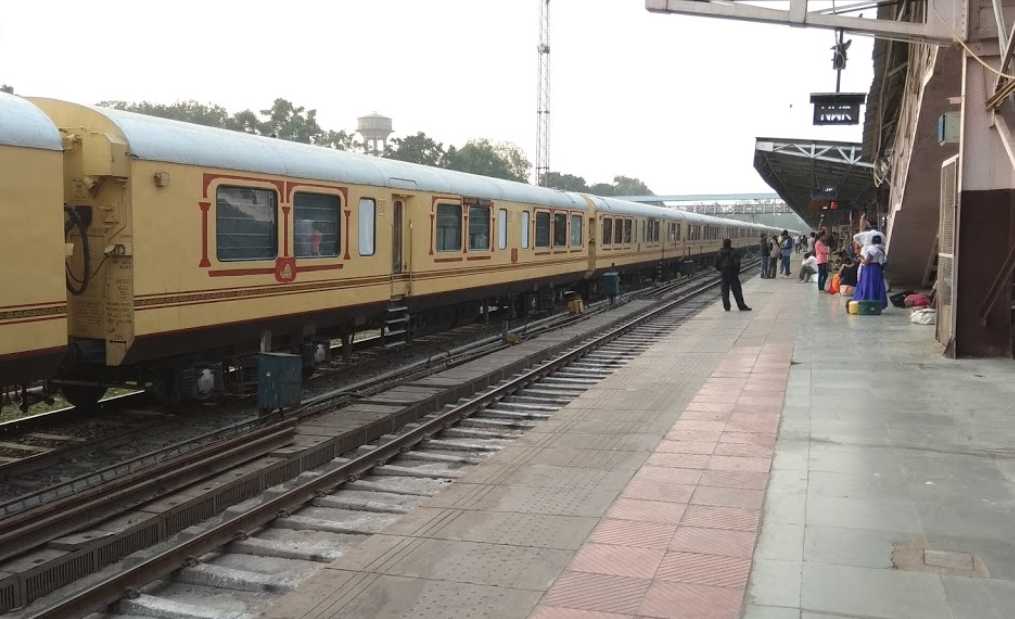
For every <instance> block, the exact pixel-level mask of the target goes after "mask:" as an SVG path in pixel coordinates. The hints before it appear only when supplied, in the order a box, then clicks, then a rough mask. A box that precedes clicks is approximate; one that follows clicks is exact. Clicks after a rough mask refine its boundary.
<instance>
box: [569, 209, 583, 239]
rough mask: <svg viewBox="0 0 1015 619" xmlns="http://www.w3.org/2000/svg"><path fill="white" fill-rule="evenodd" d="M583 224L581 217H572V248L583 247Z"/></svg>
mask: <svg viewBox="0 0 1015 619" xmlns="http://www.w3.org/2000/svg"><path fill="white" fill-rule="evenodd" d="M582 224H583V222H582V216H581V215H571V247H581V246H582V231H583V230H584V228H583V227H582Z"/></svg>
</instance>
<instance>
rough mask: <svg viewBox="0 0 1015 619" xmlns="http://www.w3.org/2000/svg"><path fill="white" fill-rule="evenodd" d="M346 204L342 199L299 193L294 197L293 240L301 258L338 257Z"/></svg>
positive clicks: (318, 194) (332, 196)
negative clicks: (342, 217)
mask: <svg viewBox="0 0 1015 619" xmlns="http://www.w3.org/2000/svg"><path fill="white" fill-rule="evenodd" d="M341 212H342V203H341V201H340V200H339V198H338V196H335V195H328V194H321V193H305V192H302V191H298V192H296V195H295V196H293V228H294V230H293V240H294V241H295V246H296V257H297V258H333V257H335V256H337V255H338V250H339V244H340V235H339V231H340V230H339V228H340V226H341V224H340V223H339V222H340V221H341V220H340V218H339V214H340V213H341Z"/></svg>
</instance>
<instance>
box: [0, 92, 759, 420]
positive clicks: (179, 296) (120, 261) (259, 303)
mask: <svg viewBox="0 0 1015 619" xmlns="http://www.w3.org/2000/svg"><path fill="white" fill-rule="evenodd" d="M0 164H2V165H0V175H2V178H0V180H2V182H0V223H2V224H3V227H2V228H0V237H2V238H0V252H2V258H3V263H2V267H0V284H2V286H3V288H2V290H4V291H5V292H4V298H3V300H2V302H0V385H11V384H17V383H24V382H26V381H29V380H32V379H40V378H52V377H54V376H57V377H58V378H59V379H60V382H62V384H63V388H64V391H65V394H66V395H67V397H68V399H70V400H71V401H74V402H77V403H84V404H87V403H88V402H92V401H94V400H95V399H97V398H98V397H99V396H100V395H101V393H102V392H103V391H104V389H105V386H106V385H109V384H116V383H121V382H125V381H133V382H137V383H140V384H143V385H146V386H149V387H151V388H153V389H156V390H157V391H160V392H162V393H164V394H170V395H172V396H173V397H197V398H201V397H207V396H209V395H213V394H214V393H216V392H218V391H219V390H220V387H221V382H222V376H223V373H224V370H223V368H224V367H229V365H230V364H232V363H233V362H234V361H235V360H236V359H237V358H239V357H242V356H243V355H248V354H250V353H252V352H257V351H266V350H280V351H291V352H296V353H301V354H304V356H305V359H306V361H307V364H308V365H309V366H310V367H312V365H313V363H314V362H315V360H319V359H320V358H321V356H322V347H324V346H325V344H324V343H323V342H325V341H326V338H329V337H332V336H333V335H335V334H339V333H349V332H351V330H353V329H355V328H358V327H362V326H363V325H367V324H371V323H377V322H379V321H382V320H383V319H384V317H385V316H387V315H390V310H391V308H393V307H398V308H406V309H407V311H408V312H409V315H410V316H411V315H415V316H426V315H428V313H429V314H431V315H432V313H433V312H434V311H438V310H440V309H442V308H447V307H460V306H461V305H462V304H463V303H470V302H471V303H474V304H475V302H476V301H478V300H488V299H497V300H499V301H501V302H504V303H506V304H508V305H511V304H514V305H515V306H519V307H523V306H525V304H526V303H527V299H528V297H530V296H531V295H533V294H534V293H539V292H540V291H547V290H552V289H554V287H558V288H559V287H579V288H581V287H587V286H588V285H589V283H590V282H594V281H595V278H596V276H597V274H598V273H600V272H602V271H604V270H607V269H613V268H616V269H618V270H621V271H628V272H633V271H639V270H640V271H654V272H666V271H672V270H675V269H678V268H680V267H681V265H686V264H687V263H688V262H689V261H693V260H699V261H701V260H703V257H706V256H707V255H708V254H712V253H714V252H716V251H717V250H718V248H719V246H720V243H721V240H722V239H723V238H724V237H727V236H729V237H731V238H733V241H734V243H735V245H736V246H738V247H754V246H755V245H756V244H757V238H758V235H759V234H760V233H771V232H774V229H771V228H766V227H764V226H757V225H752V224H747V223H743V222H735V221H730V220H723V219H718V218H714V217H705V216H698V215H693V214H689V213H686V212H681V211H676V210H673V209H667V208H663V207H656V206H648V205H641V204H635V203H630V202H624V201H621V200H615V199H612V198H601V197H597V196H590V195H584V194H577V193H568V192H562V191H558V190H554V189H547V188H543V187H536V186H532V185H527V184H524V183H515V182H508V181H503V180H499V179H493V178H486V177H482V176H476V175H472V174H465V173H459V172H453V171H448V170H443V169H436V168H430V167H426V166H419V165H414V164H408V163H403V162H399V161H393V160H387V159H379V158H373V157H366V156H360V155H355V154H351V153H346V152H341V151H336V150H332V149H328V148H322V147H316V146H310V145H305V144H299V143H294V142H287V141H283V140H277V139H271V138H265V137H260V136H254V135H250V134H245V133H239V132H232V131H226V130H220V129H213V128H208V127H203V126H197V125H192V124H187V123H181V122H176V121H171V120H165V119H161V118H155V117H150V116H143V115H138V114H133V113H129V112H123V111H117V110H110V109H103V108H97V107H89V106H84V105H77V104H73V103H68V102H65V101H58V100H53V99H31V100H26V99H21V98H18V97H14V96H10V95H0ZM61 222H62V223H63V228H64V232H63V235H62V236H61V233H60V225H61ZM484 304H485V301H484ZM407 320H408V318H407ZM26 361H31V363H26ZM58 365H59V368H58V367H57V366H58ZM209 375H210V376H212V377H214V381H196V380H195V378H194V377H195V376H209Z"/></svg>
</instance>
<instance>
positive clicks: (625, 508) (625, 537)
mask: <svg viewBox="0 0 1015 619" xmlns="http://www.w3.org/2000/svg"><path fill="white" fill-rule="evenodd" d="M791 350H792V347H791V346H786V345H774V346H773V345H766V346H765V347H756V346H755V347H743V348H737V349H734V351H733V352H731V353H730V354H729V355H728V357H727V359H725V360H724V361H722V362H721V363H720V365H719V367H718V368H717V369H716V370H715V371H714V372H713V373H712V376H711V377H710V378H709V379H708V380H707V381H706V384H705V385H704V386H703V387H702V388H701V390H700V391H699V392H698V393H697V394H696V395H695V396H694V398H693V399H692V401H691V403H690V404H688V405H687V407H686V409H685V411H684V413H683V414H682V415H681V417H680V419H679V420H678V421H677V422H676V423H675V424H674V425H673V427H672V428H671V430H670V432H669V433H668V434H667V435H666V437H665V439H664V440H662V441H660V443H659V445H658V446H657V447H656V449H655V451H654V453H652V454H651V455H650V456H649V458H648V460H647V461H646V462H645V464H644V465H643V466H642V467H641V469H640V470H639V471H638V472H637V473H636V474H635V476H634V479H632V480H631V481H630V482H629V483H628V485H627V487H626V488H625V489H624V490H623V492H622V496H621V497H620V498H618V499H617V500H616V501H615V502H614V503H613V505H612V506H611V507H610V509H609V511H608V512H607V516H606V518H605V519H603V520H602V521H601V522H600V523H599V525H598V526H597V527H596V528H595V530H593V532H592V534H591V535H590V536H589V539H588V540H587V541H586V543H585V545H584V546H583V547H582V548H581V550H580V551H579V552H578V554H577V555H576V556H575V558H574V559H573V561H572V563H571V565H570V566H569V567H568V569H567V571H565V572H564V573H563V574H562V575H561V576H560V577H559V578H558V579H557V581H556V582H555V583H554V584H553V586H552V587H551V588H550V590H549V591H548V592H547V594H546V595H545V596H544V597H543V600H542V603H541V605H540V607H539V608H537V609H536V611H535V613H534V614H533V615H532V617H535V618H537V619H620V618H622V617H635V616H637V617H659V618H666V617H673V618H676V619H692V618H701V619H718V618H723V619H736V618H737V617H739V615H740V612H741V609H742V605H743V599H744V589H745V588H746V586H747V582H748V578H749V576H750V569H751V560H752V558H753V555H754V547H755V543H756V541H757V531H758V527H759V521H760V518H761V507H762V502H763V501H764V494H765V492H764V491H765V487H766V485H767V484H768V478H769V471H770V469H771V464H772V454H773V451H774V447H775V440H776V433H777V431H778V428H779V419H780V414H781V412H782V402H783V396H784V389H785V385H786V380H787V378H788V372H789V363H790V356H791Z"/></svg>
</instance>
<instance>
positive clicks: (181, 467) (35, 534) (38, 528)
mask: <svg viewBox="0 0 1015 619" xmlns="http://www.w3.org/2000/svg"><path fill="white" fill-rule="evenodd" d="M699 279H700V278H699ZM695 281H696V282H697V283H692V284H688V283H687V280H684V282H683V283H682V285H683V286H684V287H691V288H693V291H692V292H689V293H682V294H681V295H680V296H679V297H678V300H677V301H670V302H667V303H664V304H663V305H662V306H661V307H662V308H669V309H672V308H673V307H674V303H687V302H689V300H690V299H691V298H693V297H696V296H697V295H700V294H701V292H703V291H705V290H709V289H711V288H712V287H713V286H714V284H715V282H714V281H711V280H709V281H707V282H699V281H698V280H695ZM679 285H680V284H678V285H671V286H665V287H663V288H662V289H660V290H657V294H666V293H672V291H673V289H674V286H679ZM658 311H659V310H654V311H652V312H649V313H647V314H646V315H645V316H644V317H642V318H639V319H638V321H643V320H645V319H647V318H649V317H653V316H656V315H657V314H658ZM551 318H552V317H551ZM638 321H636V322H632V323H631V324H630V325H624V326H621V327H618V328H617V329H614V330H611V331H609V332H608V333H607V334H605V335H603V336H601V337H598V338H595V339H593V340H592V343H590V344H587V345H582V347H579V348H578V349H576V351H582V350H588V348H589V347H590V346H597V345H602V343H603V342H605V339H606V338H609V337H615V336H616V335H617V334H618V333H619V332H620V331H622V330H624V329H629V328H632V327H633V325H635V324H637V322H638ZM544 322H545V324H544V325H542V326H543V327H545V328H546V329H552V328H553V326H552V325H553V323H554V322H555V321H554V320H550V319H545V320H544ZM526 328H527V329H534V330H538V329H539V328H540V327H539V326H536V327H533V326H531V325H529V326H527V327H526ZM485 346H487V347H491V346H502V343H500V342H492V341H491V342H488V343H486V344H485ZM463 348H466V349H467V350H463V351H452V350H449V351H446V352H445V353H442V354H443V355H444V356H446V357H449V358H451V357H456V355H457V356H458V357H462V356H478V355H480V354H484V353H485V352H488V351H484V350H483V348H484V345H479V346H474V347H471V348H470V347H463ZM576 354H582V353H580V352H575V351H569V352H568V353H566V354H565V355H564V356H565V357H569V356H574V355H576ZM572 361H573V359H572ZM559 363H560V361H559V360H557V361H552V362H550V363H549V364H547V365H546V366H545V367H551V366H553V365H554V364H559ZM417 365H419V364H417ZM429 365H431V366H432V364H429ZM540 367H544V366H540ZM417 369H420V370H423V369H425V368H417ZM533 371H536V370H533ZM571 373H572V374H575V375H577V377H574V376H568V375H567V374H566V373H564V375H560V374H561V373H560V372H559V371H558V372H557V374H558V375H557V376H550V377H544V378H543V379H542V380H543V381H544V384H542V387H540V388H535V389H534V390H530V392H528V393H526V394H521V395H517V396H512V397H514V398H516V399H517V398H522V400H520V401H516V402H507V403H506V404H508V405H510V406H506V407H505V408H506V409H507V410H499V411H498V410H497V409H491V410H489V411H487V413H484V415H485V416H483V415H480V416H478V417H476V418H475V419H474V420H472V421H468V420H466V421H465V422H464V425H463V426H462V427H461V428H458V429H454V428H450V426H449V427H447V429H445V430H444V432H445V433H446V434H447V436H449V437H452V438H455V437H466V438H467V437H472V438H476V439H477V440H479V439H484V440H485V438H489V439H491V440H502V438H503V437H498V436H489V437H487V436H486V434H491V433H493V434H497V433H498V432H501V433H502V431H508V434H510V432H513V431H515V430H517V429H519V428H520V429H524V428H523V427H522V426H524V424H522V426H518V428H514V430H512V427H514V426H515V425H517V424H516V422H517V421H518V419H519V417H518V415H519V414H525V415H529V417H531V414H530V413H531V411H529V412H526V406H525V400H524V398H530V399H531V398H533V397H535V398H537V399H538V397H544V398H545V397H546V395H547V393H548V392H555V391H557V392H559V391H567V390H568V386H569V385H568V383H569V382H570V384H571V385H582V384H583V382H582V381H583V380H585V378H583V376H585V377H588V380H592V379H593V378H595V376H593V375H592V374H589V368H588V367H581V366H576V367H575V368H573V371H572V372H571ZM393 374H395V373H393ZM406 376H410V377H411V376H413V373H412V369H411V368H410V370H409V371H408V372H407V373H402V375H401V376H400V377H397V376H391V377H387V378H388V380H391V381H396V380H402V381H405V380H406ZM561 380H563V383H561V382H560V381H561ZM555 381H557V384H558V385H562V386H559V387H557V388H554V387H553V386H552V385H553V384H554V382H555ZM383 383H384V377H382V380H380V383H379V384H383ZM514 384H516V383H515V382H514V381H509V387H506V388H507V389H511V388H512V387H510V385H514ZM501 392H502V388H498V389H495V390H494V391H493V392H491V393H494V394H496V393H501ZM540 392H543V393H540ZM361 394H362V392H361V391H358V390H357V389H349V390H347V391H346V395H347V396H350V397H353V398H355V396H358V395H361ZM337 395H340V394H335V393H332V394H327V395H325V396H318V397H316V398H312V399H311V400H310V401H308V402H307V403H306V405H305V407H304V409H303V411H302V412H301V414H300V415H295V416H293V417H290V418H289V419H286V420H282V421H280V422H278V423H275V424H272V425H268V426H265V427H264V428H261V429H260V430H258V434H256V435H254V434H250V435H248V436H247V437H246V438H244V439H235V440H234V441H233V442H232V443H229V442H223V443H216V444H214V447H215V449H206V450H204V451H202V450H195V451H193V452H192V453H189V454H186V455H185V456H184V457H181V458H180V459H177V460H172V461H170V462H169V463H168V464H167V465H166V466H163V467H162V468H156V469H147V470H146V471H145V473H144V475H143V476H140V475H135V477H143V478H144V480H145V481H146V482H147V483H139V481H138V480H135V479H133V478H132V477H131V476H129V475H128V476H127V477H123V478H121V479H119V480H117V481H116V482H115V483H110V484H107V485H106V486H104V487H103V490H102V492H97V491H93V492H91V493H90V494H89V493H83V495H81V496H78V497H74V498H68V499H66V500H65V501H64V502H63V503H60V502H58V503H56V504H54V505H53V506H51V509H50V510H49V511H48V512H47V513H44V514H42V516H44V518H42V519H40V518H39V515H40V514H39V512H34V513H33V514H32V518H31V519H24V518H23V519H22V521H23V524H24V527H20V528H19V527H17V526H15V527H13V528H11V527H4V528H2V529H0V549H3V550H0V552H2V553H3V555H4V556H13V555H15V554H17V553H19V552H23V551H25V550H28V549H30V548H33V547H38V546H39V545H40V544H43V543H45V542H47V541H50V542H52V540H54V539H57V538H58V537H60V536H67V535H69V534H71V533H72V532H73V531H76V530H80V529H82V528H84V527H87V526H89V525H90V524H94V523H96V522H98V521H101V520H102V519H108V518H110V517H112V516H113V515H114V514H115V513H116V512H117V511H123V510H125V509H127V508H129V507H131V506H133V505H140V504H142V503H145V502H150V501H151V500H153V499H155V498H157V496H159V495H160V494H159V493H161V495H165V494H167V492H168V491H172V490H178V489H180V488H184V487H186V486H187V485H188V484H192V483H193V481H194V480H195V479H200V478H202V477H204V478H206V477H208V476H209V474H210V473H211V472H212V471H216V470H218V471H221V470H223V469H226V468H229V467H239V469H241V470H243V465H244V463H247V465H248V469H249V468H250V466H249V465H250V463H251V462H256V461H257V458H258V457H259V456H260V457H262V459H263V454H267V453H272V452H273V451H274V450H277V449H278V446H279V445H283V444H285V443H286V442H287V441H289V440H291V439H292V433H293V431H294V428H295V426H297V425H298V424H299V422H300V420H301V419H304V418H305V417H306V416H307V415H310V414H312V412H313V411H315V410H319V409H321V408H327V407H333V406H334V405H335V402H336V396H337ZM557 395H560V394H557ZM486 397H494V398H495V399H497V398H498V396H496V395H493V396H490V395H489V394H487V395H484V396H481V398H480V399H482V398H486ZM550 399H551V400H552V399H553V398H550ZM558 399H559V398H558ZM469 402H471V403H472V404H475V401H473V400H469ZM560 403H561V402H558V404H560ZM532 405H533V406H535V407H536V408H537V409H538V406H540V405H539V404H532ZM454 410H464V409H462V407H461V406H456V407H455V409H454ZM519 410H520V411H521V413H519V412H518V411H519ZM498 415H499V417H498ZM537 417H538V415H537ZM438 419H441V420H445V421H447V420H448V419H449V417H447V415H446V414H442V415H440V416H439V417H438ZM432 421H433V420H428V418H426V417H424V421H423V423H421V424H419V425H418V426H413V425H409V426H405V428H407V429H408V431H407V432H406V431H402V432H401V434H399V436H403V435H404V436H417V435H419V433H420V432H422V434H423V435H425V436H428V437H430V438H427V439H426V441H427V446H428V449H436V450H437V452H439V453H436V454H432V456H433V457H431V456H425V455H418V456H416V459H417V460H423V461H427V462H429V463H430V464H432V465H435V463H438V464H439V463H444V464H448V463H452V464H455V465H456V466H458V465H463V466H464V465H466V464H468V462H459V461H457V460H455V461H454V462H452V460H453V459H454V458H456V457H459V456H460V455H461V454H456V453H440V452H442V451H451V452H457V451H458V450H459V447H461V446H458V447H455V446H454V444H453V443H440V442H439V440H444V439H439V440H438V442H435V439H433V438H432V434H433V432H432V428H433V427H434V426H433V424H432V423H431V422H432ZM419 428H422V429H421V430H420V429H419ZM417 430H418V431H417ZM484 433H485V434H484ZM404 436H403V438H404ZM505 436H507V435H505ZM375 438H376V437H375ZM445 438H446V437H445ZM399 440H403V439H399ZM405 440H409V439H405ZM421 440H422V439H421ZM361 442H362V441H361ZM389 443H390V441H389V442H388V443H383V444H382V445H379V446H377V449H374V450H368V451H369V453H370V454H373V456H371V457H376V456H378V454H384V453H387V451H386V450H387V449H389V448H390V447H391V444H389ZM400 444H401V443H400ZM402 445H403V446H404V444H402ZM441 445H443V447H442V446H441ZM356 448H357V445H356V444H353V443H351V442H350V443H347V444H344V445H343V446H339V447H338V448H336V450H334V451H332V452H331V453H330V454H329V455H330V456H331V457H327V458H323V459H321V460H322V461H320V462H317V463H314V462H302V463H301V466H300V467H298V468H300V470H302V471H304V472H306V471H313V470H315V468H316V466H319V465H324V466H325V468H328V467H331V468H334V466H336V464H335V463H336V462H339V461H338V460H335V461H334V462H332V460H333V456H334V455H338V454H341V453H343V452H346V451H348V450H350V449H356ZM359 449H360V450H362V448H359ZM479 451H480V452H483V453H486V451H494V450H486V451H484V450H483V449H479ZM205 452H207V453H205ZM215 454H217V456H216V455H215ZM365 455H366V454H365ZM365 455H364V456H365ZM389 457H390V456H389ZM468 457H469V458H473V457H475V456H474V455H473V456H468ZM449 458H452V460H449ZM410 459H412V458H411V457H410ZM459 459H460V458H459ZM351 462H358V463H361V464H365V463H366V462H367V460H363V459H362V458H361V457H356V458H353V459H352V460H351ZM310 465H315V466H310ZM342 466H343V467H344V466H345V465H344V464H343V465H342ZM254 468H255V469H256V468H257V467H256V466H255V467H254ZM431 468H433V467H431ZM294 470H295V469H293V467H292V466H289V470H288V472H289V473H292V472H293V471H294ZM336 470H343V471H346V472H348V470H347V469H346V468H340V469H336ZM422 470H424V469H419V471H422ZM419 471H417V472H419ZM245 472H246V473H251V472H255V473H256V472H258V471H249V470H246V471H245ZM259 472H260V473H261V481H260V482H259V483H256V484H248V486H247V490H246V494H245V495H244V493H243V492H241V493H239V494H237V493H235V492H234V493H233V494H232V496H230V497H228V499H230V500H228V501H220V503H221V505H219V507H222V506H224V505H228V504H232V503H236V502H237V501H238V500H242V499H245V498H248V496H249V497H252V496H256V495H257V494H259V493H260V492H261V491H263V490H264V489H265V488H267V487H268V486H270V485H273V484H271V483H269V482H270V481H272V480H276V481H285V479H286V475H285V474H282V471H281V469H280V470H279V471H268V472H267V473H268V474H267V475H265V474H264V473H265V471H264V470H260V471H259ZM273 472H274V473H276V474H274V475H272V474H271V473H273ZM391 472H392V469H386V470H383V471H381V472H380V473H379V474H380V475H381V476H385V474H386V473H387V474H388V475H387V476H390V473H391ZM355 474H356V475H358V474H360V473H355ZM329 475H330V473H329ZM255 476H256V475H255ZM292 477H293V475H289V478H292ZM452 477H453V476H452ZM211 485H214V480H213V482H212V484H211ZM360 486H363V484H360ZM360 489H361V490H362V488H360ZM396 494H397V493H396ZM221 498H222V497H216V499H221ZM382 498H383V497H382ZM167 507H172V506H167ZM364 509H366V511H370V509H371V508H370V507H369V506H367V507H366V508H364ZM180 511H181V512H182V511H183V510H180ZM198 511H200V510H198ZM214 511H216V510H214V509H213V510H212V512H214ZM217 511H221V509H218V510H217ZM354 511H355V510H354ZM202 515H203V516H204V517H207V516H209V515H212V513H204V514H202ZM200 519H203V518H200ZM9 520H10V519H9ZM11 522H12V523H13V524H18V521H16V520H13V521H11ZM4 524H6V522H5V523H4ZM177 524H178V525H179V526H178V527H176V528H175V530H166V529H163V531H162V532H161V535H154V537H157V538H159V539H165V538H167V537H169V536H170V535H171V534H172V533H175V532H176V531H178V530H182V528H185V526H186V525H189V524H190V521H189V520H187V519H185V518H184V519H182V520H178V522H177ZM163 526H165V525H163ZM25 527H27V530H26V528H25ZM131 533H132V534H131V535H127V536H125V538H133V540H134V542H135V543H134V544H131V543H125V544H120V548H119V550H120V552H117V553H114V554H117V555H119V556H123V555H125V554H127V551H128V550H136V549H137V548H136V547H145V546H146V545H150V542H151V541H157V540H152V539H148V540H142V539H141V538H144V537H145V535H144V534H142V533H143V532H142V531H141V530H137V531H132V532H131ZM353 534H354V535H359V534H361V533H353ZM148 537H149V538H151V537H153V536H152V535H149V536H148ZM50 546H52V544H50ZM93 554H94V553H93ZM116 558H119V557H113V556H112V554H110V553H107V560H106V561H105V562H104V563H103V564H102V565H99V564H98V562H99V559H97V558H93V561H92V565H90V566H87V567H88V569H84V570H82V571H83V572H84V573H88V572H90V571H95V569H99V568H101V567H103V566H104V565H106V564H108V563H112V561H113V560H115V559H116ZM73 571H74V570H73V569H71V570H64V572H65V573H67V572H73ZM83 575H84V574H78V575H77V576H83ZM73 579H74V578H73V577H70V576H66V575H65V577H64V578H63V580H64V581H69V580H73ZM42 580H45V579H42ZM5 584H7V583H4V582H3V581H2V580H0V603H2V604H4V605H5V606H4V607H5V608H12V607H16V606H20V605H24V604H26V603H28V602H31V600H32V599H35V598H38V597H41V596H42V595H44V594H45V593H46V592H48V591H50V590H53V589H56V588H57V587H58V586H59V585H60V584H65V583H58V582H56V581H54V580H50V581H48V582H37V583H35V584H36V585H37V586H36V587H35V588H34V589H33V590H31V591H29V589H30V588H31V587H30V586H29V584H28V583H23V586H22V587H21V590H20V591H18V592H16V593H10V594H9V595H8V596H7V597H5V595H4V588H3V587H4V585H5ZM66 608H67V607H65V611H64V612H66ZM31 616H34V615H31ZM41 616H50V615H48V614H44V615H41ZM54 616H56V615H54ZM62 616H76V615H73V614H70V615H67V614H65V615H62Z"/></svg>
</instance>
